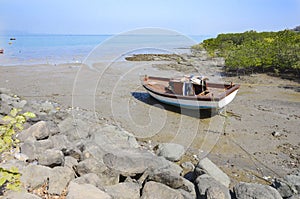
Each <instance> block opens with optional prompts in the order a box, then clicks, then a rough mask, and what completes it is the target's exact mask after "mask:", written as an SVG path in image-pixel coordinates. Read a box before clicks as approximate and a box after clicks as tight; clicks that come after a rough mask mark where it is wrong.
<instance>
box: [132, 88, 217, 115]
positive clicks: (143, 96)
mask: <svg viewBox="0 0 300 199" xmlns="http://www.w3.org/2000/svg"><path fill="white" fill-rule="evenodd" d="M131 95H132V96H133V97H134V98H135V99H137V100H139V101H141V102H143V103H145V104H148V105H151V106H154V105H156V104H159V105H160V106H156V107H157V108H160V109H165V110H167V111H172V112H174V113H178V114H183V115H187V116H190V117H194V118H200V119H206V118H211V117H213V116H215V115H218V113H219V111H218V110H216V109H186V108H183V107H177V106H172V105H168V104H165V103H162V102H160V101H158V100H157V99H155V98H153V97H152V96H151V95H150V94H149V93H147V92H131Z"/></svg>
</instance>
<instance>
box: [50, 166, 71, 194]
mask: <svg viewBox="0 0 300 199" xmlns="http://www.w3.org/2000/svg"><path fill="white" fill-rule="evenodd" d="M74 178H75V173H74V171H73V170H72V169H70V168H67V167H55V168H53V169H52V170H51V173H50V177H49V185H48V186H49V188H48V193H50V194H55V195H61V194H62V192H63V190H64V189H65V188H66V187H67V186H68V184H69V183H70V181H71V180H73V179H74Z"/></svg>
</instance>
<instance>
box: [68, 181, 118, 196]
mask: <svg viewBox="0 0 300 199" xmlns="http://www.w3.org/2000/svg"><path fill="white" fill-rule="evenodd" d="M87 198H88V199H100V198H101V199H111V198H112V197H111V196H110V195H108V194H107V193H105V192H104V191H102V190H100V189H98V188H97V187H95V186H94V185H91V184H77V183H75V182H71V183H70V185H69V187H68V194H67V197H66V199H87Z"/></svg>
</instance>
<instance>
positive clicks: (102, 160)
mask: <svg viewBox="0 0 300 199" xmlns="http://www.w3.org/2000/svg"><path fill="white" fill-rule="evenodd" d="M13 107H15V108H20V109H22V110H23V111H31V112H33V113H35V114H36V117H35V118H32V119H30V120H28V122H27V123H26V124H25V127H26V128H25V130H23V131H22V132H19V133H18V134H17V135H16V138H17V139H19V140H20V144H19V146H20V147H19V148H14V149H13V150H11V151H10V152H6V153H3V154H1V163H0V167H1V168H6V169H9V168H11V167H13V166H15V167H17V168H18V171H19V172H20V173H21V182H22V188H21V191H20V192H13V191H9V190H5V189H3V188H2V193H1V194H3V196H2V197H3V198H7V199H8V198H20V199H21V198H26V199H29V198H30V199H38V198H51V199H52V198H60V199H62V198H67V199H81V198H89V199H92V198H120V199H124V198H130V199H134V198H143V199H146V198H151V199H153V198H157V199H161V198H186V199H192V198H209V199H213V198H217V199H222V198H224V199H225V198H226V199H227V198H236V199H244V198H245V199H246V198H264V199H269V198H270V199H277V198H278V199H279V198H290V199H295V198H300V195H299V193H300V172H299V170H298V171H296V172H294V174H289V175H286V176H285V177H283V178H276V179H274V180H273V182H272V184H269V185H266V184H257V183H246V182H237V183H233V182H232V180H231V179H230V177H228V175H227V174H226V173H224V172H223V171H222V170H221V169H220V168H219V167H217V166H216V164H214V163H213V162H212V161H211V160H210V159H208V158H202V159H198V157H197V156H196V155H195V156H194V158H195V161H194V162H195V163H192V162H183V163H181V164H178V162H179V161H180V160H181V159H182V157H183V155H184V153H185V150H184V147H183V146H181V145H179V144H174V143H158V144H157V145H156V146H152V145H150V144H149V143H144V142H141V141H139V140H137V139H136V138H135V137H134V135H133V134H131V133H130V132H127V131H124V130H122V129H119V128H118V127H117V126H114V125H112V124H108V123H107V122H106V121H105V120H101V119H98V118H96V117H95V115H94V113H93V112H91V111H86V110H82V109H79V108H67V109H64V108H62V107H61V105H60V104H58V103H55V102H51V101H40V100H30V101H29V100H28V101H27V100H25V99H23V98H22V97H18V96H16V95H14V94H13V93H11V92H10V91H9V90H8V89H0V114H1V116H4V115H7V114H9V112H10V110H11V109H12V108H13ZM74 116H76V117H74ZM274 136H276V135H274ZM0 177H1V176H0Z"/></svg>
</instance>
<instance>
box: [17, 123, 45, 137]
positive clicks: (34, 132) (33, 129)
mask: <svg viewBox="0 0 300 199" xmlns="http://www.w3.org/2000/svg"><path fill="white" fill-rule="evenodd" d="M49 135H50V131H49V129H48V126H47V123H46V122H45V121H39V122H37V123H35V124H34V125H32V126H30V127H29V128H28V129H26V130H24V131H23V132H21V133H20V134H19V136H18V137H20V140H21V141H22V140H25V139H24V138H23V136H33V137H34V138H35V139H37V140H42V139H45V138H48V137H49Z"/></svg>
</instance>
